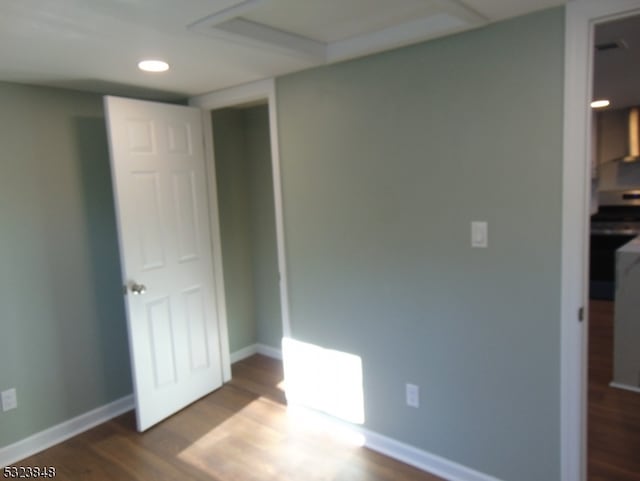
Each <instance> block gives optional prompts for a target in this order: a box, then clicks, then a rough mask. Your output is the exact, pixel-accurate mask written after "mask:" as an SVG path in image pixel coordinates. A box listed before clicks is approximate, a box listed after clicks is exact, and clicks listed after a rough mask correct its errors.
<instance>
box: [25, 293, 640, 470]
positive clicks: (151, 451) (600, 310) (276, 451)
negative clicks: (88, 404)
mask: <svg viewBox="0 0 640 481" xmlns="http://www.w3.org/2000/svg"><path fill="white" fill-rule="evenodd" d="M590 312H591V315H590V341H589V442H588V444H589V463H588V464H589V466H588V467H589V481H640V394H638V393H633V392H628V391H623V390H620V389H614V388H611V387H609V382H610V381H611V379H612V372H613V304H612V303H611V302H604V301H594V302H592V303H591V306H590ZM281 382H282V365H281V363H280V362H279V361H275V360H273V359H270V358H267V357H263V356H253V357H251V358H249V359H245V360H244V361H241V362H239V363H236V364H234V366H233V381H232V382H230V383H228V384H226V385H225V386H224V387H223V388H222V389H220V390H218V391H216V392H215V393H213V394H211V395H209V396H207V397H205V398H204V399H202V400H200V401H198V402H197V403H195V404H193V405H192V406H190V407H189V408H187V409H185V410H183V411H181V412H180V413H178V414H176V415H175V416H173V417H171V418H170V419H168V420H166V421H164V422H163V423H161V424H159V425H158V426H156V427H154V428H152V429H151V430H149V431H147V432H145V433H144V434H139V433H137V432H136V431H135V427H134V426H135V421H134V417H133V414H132V413H128V414H125V415H123V416H121V417H119V418H116V419H114V420H112V421H110V422H108V423H105V424H103V425H101V426H98V427H96V428H94V429H92V430H90V431H88V432H86V433H83V434H81V435H79V436H76V437H74V438H72V439H70V440H69V441H66V442H64V443H62V444H59V445H57V446H55V447H53V448H50V449H48V450H46V451H44V452H42V453H40V454H38V455H35V456H32V457H31V458H29V459H25V460H23V461H21V462H20V463H19V464H20V465H21V466H43V465H47V466H56V468H57V471H58V475H57V479H60V480H63V481H67V480H69V481H84V480H86V481H107V480H109V481H111V480H117V481H128V480H132V481H145V480H154V481H155V480H158V481H169V480H176V481H177V480H180V481H189V480H195V481H204V480H216V481H265V480H272V481H289V480H291V481H299V480H304V481H316V480H318V481H319V480H322V481H342V480H344V481H391V480H394V481H438V480H440V478H437V477H435V476H431V475H429V474H425V473H423V472H421V471H418V470H417V469H415V468H412V467H410V466H407V465H405V464H402V463H400V462H397V461H394V460H391V459H389V458H387V457H385V456H382V455H380V454H377V453H374V452H372V451H370V450H368V449H365V448H362V447H358V446H357V445H355V444H354V443H353V442H352V440H350V439H349V438H348V436H347V437H345V436H343V435H339V434H336V433H334V432H332V431H331V430H329V429H327V428H326V427H324V426H323V425H322V424H321V423H317V422H314V421H313V420H305V419H299V418H295V417H292V416H291V415H288V414H287V410H286V407H285V400H284V395H283V392H282V390H281V388H280V387H279V385H280V383H281ZM541 481H544V480H541Z"/></svg>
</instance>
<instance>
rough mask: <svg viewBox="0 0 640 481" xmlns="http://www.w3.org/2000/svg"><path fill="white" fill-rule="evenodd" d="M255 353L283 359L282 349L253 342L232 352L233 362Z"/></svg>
mask: <svg viewBox="0 0 640 481" xmlns="http://www.w3.org/2000/svg"><path fill="white" fill-rule="evenodd" d="M254 354H262V355H263V356H267V357H272V358H273V359H279V360H282V350H280V349H276V348H275V347H271V346H267V345H266V344H252V345H251V346H247V347H243V348H242V349H238V350H237V351H234V352H232V353H231V362H232V363H234V362H238V361H242V360H243V359H246V358H248V357H251V356H253V355H254Z"/></svg>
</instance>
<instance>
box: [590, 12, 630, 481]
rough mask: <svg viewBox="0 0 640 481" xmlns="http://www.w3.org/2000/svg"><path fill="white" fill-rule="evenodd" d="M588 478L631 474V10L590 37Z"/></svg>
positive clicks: (622, 477) (598, 26) (599, 26)
mask: <svg viewBox="0 0 640 481" xmlns="http://www.w3.org/2000/svg"><path fill="white" fill-rule="evenodd" d="M591 47H592V52H593V79H592V80H593V95H592V98H593V104H592V108H593V110H592V129H591V136H592V143H591V146H592V149H591V161H592V162H591V167H592V168H591V205H590V213H591V218H590V243H589V245H590V248H589V326H588V354H587V359H588V366H587V379H588V394H587V479H588V480H589V481H596V480H601V479H607V480H614V479H620V480H625V481H637V480H640V458H639V457H638V452H640V417H639V416H638V412H640V349H638V345H640V303H639V302H638V300H640V269H634V263H635V265H638V264H640V241H638V240H634V239H636V238H638V239H640V237H638V236H640V159H639V158H638V152H637V150H638V119H637V116H638V105H640V15H635V16H628V17H624V18H620V19H615V20H611V21H606V22H602V23H598V24H596V25H595V26H594V35H593V44H592V46H591Z"/></svg>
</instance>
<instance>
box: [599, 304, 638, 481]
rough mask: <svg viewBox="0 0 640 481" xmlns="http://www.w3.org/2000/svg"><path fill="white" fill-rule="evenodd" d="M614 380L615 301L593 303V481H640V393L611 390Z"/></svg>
mask: <svg viewBox="0 0 640 481" xmlns="http://www.w3.org/2000/svg"><path fill="white" fill-rule="evenodd" d="M638 349H640V346H638ZM612 379H613V302H609V301H591V302H590V316H589V413H588V430H589V434H588V450H589V451H588V453H589V457H588V473H589V481H640V393H634V392H630V391H624V390H621V389H616V388H612V387H609V383H610V382H611V380H612Z"/></svg>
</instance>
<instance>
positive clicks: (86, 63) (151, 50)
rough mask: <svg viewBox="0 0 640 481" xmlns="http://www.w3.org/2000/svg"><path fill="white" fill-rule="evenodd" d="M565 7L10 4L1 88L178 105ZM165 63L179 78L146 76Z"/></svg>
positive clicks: (416, 1) (492, 3)
mask: <svg viewBox="0 0 640 481" xmlns="http://www.w3.org/2000/svg"><path fill="white" fill-rule="evenodd" d="M563 3H565V2H564V1H563V0H2V1H1V2H0V80H4V81H10V82H20V83H29V84H38V85H50V86H60V87H68V88H76V89H80V90H89V91H94V92H99V93H110V94H116V95H133V96H141V97H153V98H159V99H160V98H165V99H167V98H179V97H184V96H190V95H198V94H202V93H206V92H210V91H213V90H218V89H221V88H224V87H229V86H232V85H238V84H242V83H246V82H250V81H253V80H258V79H262V78H267V77H273V76H277V75H282V74H285V73H289V72H293V71H297V70H302V69H305V68H309V67H313V66H317V65H323V64H326V63H331V62H335V61H340V60H344V59H348V58H354V57H358V56H362V55H366V54H369V53H373V52H378V51H383V50H388V49H391V48H395V47H399V46H402V45H408V44H411V43H416V42H420V41H423V40H427V39H430V38H435V37H439V36H443V35H449V34H452V33H456V32H460V31H463V30H468V29H472V28H478V27H481V26H484V25H486V24H488V23H491V22H495V21H498V20H502V19H505V18H509V17H513V16H517V15H522V14H525V13H529V12H532V11H535V10H541V9H544V8H548V7H552V6H555V5H559V4H563ZM148 57H154V58H161V59H164V60H166V61H168V62H169V63H170V64H171V69H170V70H169V72H167V73H164V74H148V73H143V72H140V71H138V70H137V68H136V64H137V62H138V61H139V60H141V59H142V58H148Z"/></svg>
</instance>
